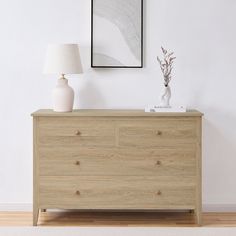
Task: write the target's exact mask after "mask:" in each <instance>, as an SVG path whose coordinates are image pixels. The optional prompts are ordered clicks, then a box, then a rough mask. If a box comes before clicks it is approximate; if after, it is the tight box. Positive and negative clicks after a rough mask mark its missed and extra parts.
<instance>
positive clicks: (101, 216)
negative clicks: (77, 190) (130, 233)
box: [0, 212, 236, 227]
mask: <svg viewBox="0 0 236 236" xmlns="http://www.w3.org/2000/svg"><path fill="white" fill-rule="evenodd" d="M31 225H32V213H31V212H0V226H31ZM38 225H40V226H135V227H138V226H142V227H146V226H149V227H150V226H151V227H152V226H161V227H162V226H163V227H164V226H166V227H171V226H173V227H174V226H187V227H195V226H196V225H195V223H194V216H193V214H191V213H183V212H182V213H170V212H164V213H163V212H162V213H110V212H107V213H104V212H103V213H101V212H100V213H99V212H97V213H91V212H90V213H89V212H83V213H81V212H42V213H40V218H39V224H38ZM203 226H207V227H236V213H204V214H203Z"/></svg>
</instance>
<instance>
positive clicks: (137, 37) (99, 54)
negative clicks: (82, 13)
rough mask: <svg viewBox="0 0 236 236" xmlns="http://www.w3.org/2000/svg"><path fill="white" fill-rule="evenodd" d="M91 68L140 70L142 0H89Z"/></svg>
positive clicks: (141, 53)
mask: <svg viewBox="0 0 236 236" xmlns="http://www.w3.org/2000/svg"><path fill="white" fill-rule="evenodd" d="M91 67H92V68H143V0H91Z"/></svg>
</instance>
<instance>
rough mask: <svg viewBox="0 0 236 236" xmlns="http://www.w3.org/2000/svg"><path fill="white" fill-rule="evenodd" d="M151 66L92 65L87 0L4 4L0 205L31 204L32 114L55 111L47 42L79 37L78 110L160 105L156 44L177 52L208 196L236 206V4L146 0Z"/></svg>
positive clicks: (177, 76)
mask: <svg viewBox="0 0 236 236" xmlns="http://www.w3.org/2000/svg"><path fill="white" fill-rule="evenodd" d="M145 2H146V3H145V5H146V6H145V9H144V11H145V26H144V28H145V31H144V33H145V68H144V69H123V70H93V69H91V68H90V0H40V1H32V0H21V1H19V0H7V1H3V0H1V1H0V70H1V79H0V81H1V82H0V83H1V85H0V143H1V147H0V161H1V162H0V163H1V165H0V203H31V202H32V120H31V117H30V113H31V112H33V111H34V110H36V109H38V108H50V106H51V89H52V88H53V87H54V86H55V83H56V77H50V76H47V77H46V76H44V75H42V66H43V60H44V54H45V48H46V45H47V44H48V43H68V42H75V43H76V42H78V43H79V44H80V45H81V54H82V55H81V57H82V60H83V65H84V71H85V73H84V74H83V75H82V76H80V77H77V76H73V78H71V80H70V83H71V84H72V85H73V87H74V88H75V89H76V91H77V92H78V97H77V99H76V100H77V101H76V103H77V107H81V108H144V106H145V105H147V104H155V103H157V101H158V96H159V93H160V89H161V85H162V79H161V74H160V69H159V67H158V64H157V62H156V60H155V58H156V55H157V54H160V46H161V45H163V46H165V47H167V48H168V49H171V50H174V51H175V53H176V55H177V57H178V58H177V60H176V66H175V71H174V78H173V81H172V83H171V87H172V91H173V98H172V102H173V103H176V104H186V105H188V106H189V107H192V108H197V109H199V110H201V111H202V112H204V113H205V118H204V127H203V128H204V130H203V201H204V203H205V204H236V188H235V179H236V171H235V169H236V167H235V166H236V145H235V140H236V131H235V121H236V107H235V102H236V93H235V87H236V80H235V79H236V76H235V64H236V59H235V55H236V46H235V43H236V27H235V21H236V14H235V12H236V1H235V0H178V1H176V0H146V1H145Z"/></svg>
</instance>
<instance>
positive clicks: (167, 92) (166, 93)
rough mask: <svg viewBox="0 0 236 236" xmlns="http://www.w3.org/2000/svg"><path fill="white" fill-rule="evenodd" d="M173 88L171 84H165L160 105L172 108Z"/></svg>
mask: <svg viewBox="0 0 236 236" xmlns="http://www.w3.org/2000/svg"><path fill="white" fill-rule="evenodd" d="M170 98H171V89H170V86H169V85H168V86H165V87H164V88H163V90H162V92H161V96H160V107H163V108H170Z"/></svg>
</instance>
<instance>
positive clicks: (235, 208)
mask: <svg viewBox="0 0 236 236" xmlns="http://www.w3.org/2000/svg"><path fill="white" fill-rule="evenodd" d="M32 209H33V205H32V203H0V211H32ZM203 212H236V204H203Z"/></svg>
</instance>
